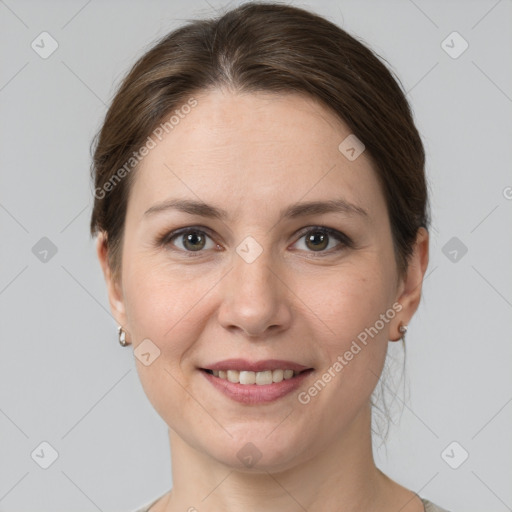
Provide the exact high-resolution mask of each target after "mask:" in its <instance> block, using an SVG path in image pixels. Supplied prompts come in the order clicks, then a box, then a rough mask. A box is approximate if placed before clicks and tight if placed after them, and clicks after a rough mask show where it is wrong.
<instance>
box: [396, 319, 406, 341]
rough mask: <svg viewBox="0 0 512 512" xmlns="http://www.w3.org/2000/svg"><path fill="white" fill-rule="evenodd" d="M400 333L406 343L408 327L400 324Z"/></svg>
mask: <svg viewBox="0 0 512 512" xmlns="http://www.w3.org/2000/svg"><path fill="white" fill-rule="evenodd" d="M398 331H399V332H400V334H401V335H402V337H401V338H402V341H403V342H404V343H405V333H406V332H407V325H404V324H402V323H400V327H399V328H398Z"/></svg>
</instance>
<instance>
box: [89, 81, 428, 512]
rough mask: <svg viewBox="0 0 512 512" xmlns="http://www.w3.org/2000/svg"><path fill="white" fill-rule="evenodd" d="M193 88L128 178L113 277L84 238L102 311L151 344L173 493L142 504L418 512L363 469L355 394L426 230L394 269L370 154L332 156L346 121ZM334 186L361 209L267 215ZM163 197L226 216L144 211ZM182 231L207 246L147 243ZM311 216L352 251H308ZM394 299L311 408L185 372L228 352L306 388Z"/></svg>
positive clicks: (310, 109)
mask: <svg viewBox="0 0 512 512" xmlns="http://www.w3.org/2000/svg"><path fill="white" fill-rule="evenodd" d="M194 97H195V98H196V99H197V100H198V105H197V106H196V107H195V108H194V109H193V110H192V111H191V112H190V113H189V114H188V115H187V116H186V117H185V118H184V119H182V120H181V121H180V123H179V124H178V125H176V126H175V127H174V129H173V130H172V131H171V132H170V133H169V134H167V135H166V136H165V137H164V138H163V140H162V141H161V142H159V143H158V145H157V146H156V147H155V148H154V149H152V150H151V151H150V152H149V154H148V155H147V156H146V157H145V158H144V160H143V161H142V163H141V166H140V168H139V169H138V170H137V171H136V175H135V181H134V184H133V187H132V189H131V191H130V196H129V202H128V209H127V215H126V223H125V236H124V240H123V249H122V266H121V274H120V278H119V280H115V279H114V278H113V277H112V273H111V269H110V267H109V265H108V260H107V249H106V245H105V237H104V235H103V234H101V235H100V236H99V237H98V241H97V252H98V257H99V260H100V263H101V266H102V269H103V272H104V275H105V279H106V283H107V287H108V293H109V300H110V306H111V310H112V313H113V316H114V317H115V319H116V321H117V322H118V323H119V324H120V325H122V326H123V328H124V329H125V331H126V333H127V340H128V342H130V343H131V344H132V345H133V349H134V350H136V349H137V347H138V346H139V344H140V343H141V342H142V341H143V340H144V339H146V338H148V339H150V340H151V341H152V342H153V343H154V344H155V345H156V346H157V347H158V348H159V350H160V356H159V357H158V358H156V359H155V360H154V361H153V362H152V363H151V364H150V365H149V366H145V365H144V364H142V362H141V361H139V359H137V358H136V359H135V360H136V364H137V371H138V373H139V376H140V380H141V383H142V386H143V388H144V390H145V393H146V395H147V397H148V399H149V400H150V402H151V403H152V404H153V406H154V407H155V409H156V411H157V412H158V413H159V414H160V416H161V417H162V419H163V420H164V421H165V422H166V423H167V425H168V426H169V440H170V446H171V457H172V468H173V485H174V487H173V489H172V490H171V491H170V492H169V493H167V494H166V495H165V496H164V497H163V498H162V499H161V500H159V501H158V502H157V503H156V504H155V505H154V506H153V507H152V508H151V511H152V512H162V511H166V512H171V511H172V512H174V511H178V510H179V511H186V510H190V511H193V510H196V509H197V510H198V511H201V512H203V511H219V510H222V511H226V512H231V511H233V512H235V511H236V512H239V511H240V510H244V511H247V512H252V511H260V510H267V511H279V512H283V511H289V512H292V511H293V512H295V511H303V510H319V511H326V512H330V511H337V512H339V511H343V512H351V511H356V510H357V511H361V510H365V511H377V510H379V511H380V512H386V511H393V512H397V511H398V510H401V512H419V511H422V510H423V506H422V504H421V502H420V500H419V498H418V496H417V495H416V494H415V493H413V492H412V491H409V490H407V489H405V488H404V487H402V486H400V485H399V484H398V483H396V482H394V481H393V480H391V479H390V478H388V477H387V476H386V475H384V474H383V473H382V472H381V471H380V470H379V469H378V468H377V467H376V466H375V463H374V459H373V454H372V446H371V435H370V429H371V423H370V421H371V410H370V406H369V401H370V396H371V393H372V391H373V389H374V388H375V385H376V384H377V381H378V376H379V375H380V374H381V371H382V368H383V364H384V360H385V356H386V350H387V346H388V342H389V341H390V340H391V341H392V340H398V339H399V338H400V336H401V333H400V332H399V331H398V328H399V325H400V323H403V324H405V325H407V324H408V323H409V322H410V320H411V318H412V316H413V314H414V313H415V311H416V309H417V307H418V304H419V301H420V296H421V285H422V281H423V277H424V274H425V271H426V268H427V264H428V233H427V231H426V230H424V229H423V228H421V229H420V230H419V231H418V237H417V241H416V244H415V247H414V253H413V255H412V257H411V259H410V263H409V267H408V271H407V273H406V275H405V276H403V277H401V278H399V276H398V273H397V265H396V260H395V257H394V252H393V243H392V237H391V228H390V224H389V218H388V215H387V209H386V203H385V199H384V196H383V194H382V191H381V189H380V187H379V184H378V181H377V175H376V173H375V170H374V169H373V164H372V161H371V159H370V157H369V155H368V154H367V153H366V152H363V153H362V154H361V155H360V156H359V157H358V158H357V159H356V160H354V161H349V160H348V159H347V158H346V157H345V156H344V155H343V154H342V153H341V152H340V151H339V149H338V145H339V144H340V142H341V141H342V140H343V139H344V138H345V137H346V136H348V135H349V134H350V133H351V132H350V129H349V128H348V127H347V126H346V125H345V124H344V123H342V122H341V121H340V120H339V119H338V118H337V117H336V116H335V115H334V114H333V113H331V112H330V110H328V109H327V108H325V107H324V106H322V105H321V104H320V103H318V102H316V101H315V100H314V99H311V98H308V97H305V96H302V95H299V94H295V93H290V94H280V95H277V94H269V93H266V94H264V93H251V94H240V93H234V92H230V91H226V90H219V89H215V90H210V91H203V92H202V93H201V94H198V95H194ZM340 197H343V198H344V199H345V200H346V201H349V202H351V203H353V204H355V205H357V206H359V207H361V208H364V209H365V210H366V211H367V217H366V218H365V216H360V215H355V214H349V213H323V214H314V215H309V216H306V217H301V218H295V219H287V220H282V221H278V216H279V212H280V211H281V209H283V208H284V207H286V206H288V205H290V204H292V203H300V202H305V201H313V200H327V199H337V198H340ZM169 198H187V199H193V200H202V201H203V202H205V203H208V204H212V205H214V206H217V207H219V208H223V209H226V210H227V212H228V214H229V218H228V219H226V220H225V221H222V220H219V219H214V218H205V217H201V216H198V215H190V214H188V213H184V212H179V211H177V210H166V211H161V212H159V213H155V214H150V215H145V214H144V212H146V210H148V209H149V208H150V207H152V206H154V205H156V204H158V203H161V202H162V201H165V200H167V199H169ZM187 226H196V227H198V226H201V227H203V228H208V229H209V231H206V235H207V236H206V238H205V239H204V240H205V242H204V245H201V243H202V242H201V240H200V241H199V242H197V241H195V242H193V244H192V247H204V248H202V249H201V250H200V251H191V250H190V248H189V247H190V246H187V245H186V244H184V242H183V237H182V236H178V237H176V238H174V240H173V241H172V242H171V241H168V242H167V245H166V246H162V245H160V246H159V245H158V243H157V242H156V240H157V239H158V236H159V235H161V234H164V233H170V232H171V231H173V230H176V229H178V228H182V227H187ZM314 226H327V227H330V228H333V229H337V230H339V231H341V232H342V233H344V234H345V235H347V236H348V237H349V238H350V239H351V240H352V241H353V247H348V246H344V245H343V244H342V243H341V242H339V241H338V240H336V239H335V238H333V237H330V238H329V242H328V245H325V246H321V248H320V249H318V248H316V246H315V245H314V244H311V243H309V244H308V243H307V239H306V237H305V236H304V235H305V234H306V233H307V230H304V229H303V228H308V227H312V228H311V229H313V227H314ZM313 233H316V232H315V231H314V229H313ZM309 234H311V233H309ZM203 236H205V235H203ZM247 236H252V237H253V238H254V239H255V240H256V241H257V242H258V243H259V244H260V246H261V248H262V250H263V252H262V253H261V254H260V256H259V257H258V258H257V259H256V260H255V261H253V262H252V263H248V262H246V261H245V260H244V259H243V258H242V257H240V256H239V255H238V253H237V252H236V248H237V246H238V245H239V244H240V243H241V242H242V241H243V240H244V239H245V238H246V237H247ZM173 244H174V245H173ZM194 244H195V245H194ZM336 247H341V249H340V250H339V251H337V252H333V248H336ZM173 249H174V250H173ZM187 249H188V254H190V253H192V257H187ZM322 254H323V256H322ZM395 303H399V304H400V305H401V307H402V308H401V311H400V312H399V313H397V314H396V316H394V318H393V319H391V320H389V321H388V322H386V323H385V325H384V328H382V329H381V330H380V331H379V333H378V335H377V336H374V337H373V339H371V338H370V341H369V343H368V344H367V345H366V346H364V348H363V349H362V350H361V351H360V352H359V353H358V354H357V355H355V356H354V358H353V359H352V360H351V361H350V362H349V364H347V365H346V366H345V367H344V368H343V370H342V371H341V372H339V373H337V374H336V377H334V378H333V379H332V380H331V381H330V382H329V383H328V385H326V386H325V388H324V389H323V390H322V391H321V392H320V393H318V395H317V396H315V397H314V398H312V399H311V401H310V402H309V403H308V404H301V403H300V402H299V401H298V400H297V392H293V393H291V394H289V395H287V396H285V397H284V398H281V399H279V400H277V401H275V402H271V403H266V404H263V405H261V404H260V405H248V404H240V403H238V402H234V401H232V400H231V399H229V398H227V397H226V396H225V395H224V394H222V393H220V392H219V391H218V390H217V389H215V388H214V387H213V386H212V385H211V384H210V383H209V382H208V381H207V380H206V379H205V378H204V376H203V374H202V373H201V372H200V370H199V369H198V368H199V367H208V366H207V364H208V363H212V362H217V361H220V360H223V359H228V358H232V357H243V358H246V359H250V360H262V359H285V360H291V361H295V362H298V363H300V364H304V365H306V366H307V367H312V368H314V369H315V370H314V372H313V373H312V374H311V375H310V376H309V377H308V379H307V380H306V382H305V383H304V385H303V386H302V387H301V390H307V389H308V388H309V387H310V386H311V385H312V384H313V383H314V382H315V381H316V380H317V379H318V378H320V377H321V376H322V374H323V373H324V372H325V371H327V369H328V368H329V367H330V366H332V364H333V362H335V361H336V358H337V357H338V355H340V354H341V355H342V354H344V353H345V351H347V350H348V349H349V348H350V346H351V343H352V341H353V340H355V339H356V337H357V335H358V334H359V333H361V332H362V331H364V329H365V328H367V327H370V326H373V325H374V324H375V322H376V320H378V319H379V315H381V314H383V313H385V312H386V311H387V310H388V309H389V308H391V307H392V305H393V304H395ZM248 442H250V443H253V444H254V445H255V446H256V447H257V449H258V450H259V452H260V453H261V459H260V460H259V461H258V463H257V464H256V465H255V466H253V467H251V468H248V467H246V466H244V464H243V463H242V462H241V461H240V460H239V459H238V457H237V453H238V451H239V450H240V449H241V448H242V447H243V446H244V445H245V444H246V443H248ZM191 507H194V508H191Z"/></svg>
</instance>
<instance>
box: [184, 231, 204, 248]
mask: <svg viewBox="0 0 512 512" xmlns="http://www.w3.org/2000/svg"><path fill="white" fill-rule="evenodd" d="M202 238H203V237H202V236H201V235H198V234H197V233H190V234H188V235H185V237H184V239H185V241H184V245H185V247H187V248H188V249H190V250H192V251H198V250H199V249H201V248H202V247H203V246H204V240H202ZM201 242H203V243H202V245H200V246H199V247H197V246H195V244H201Z"/></svg>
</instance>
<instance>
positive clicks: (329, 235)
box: [296, 226, 352, 254]
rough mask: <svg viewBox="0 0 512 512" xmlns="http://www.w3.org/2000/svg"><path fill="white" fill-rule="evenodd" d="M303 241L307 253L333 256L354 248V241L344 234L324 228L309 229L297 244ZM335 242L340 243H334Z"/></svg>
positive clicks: (303, 233)
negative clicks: (332, 254)
mask: <svg viewBox="0 0 512 512" xmlns="http://www.w3.org/2000/svg"><path fill="white" fill-rule="evenodd" d="M302 239H304V243H303V246H304V247H305V248H306V249H305V250H306V251H307V252H318V253H328V254H331V253H333V252H338V251H341V250H342V249H344V248H345V247H352V241H351V240H350V238H348V237H347V236H346V235H345V234H344V233H342V232H341V231H338V230H336V229H331V228H326V227H323V226H314V227H309V228H308V229H307V231H303V232H302V236H301V238H300V239H299V240H298V241H297V242H296V244H298V243H299V242H300V240H302ZM334 240H336V241H337V242H338V243H337V244H336V243H334ZM326 249H328V250H326Z"/></svg>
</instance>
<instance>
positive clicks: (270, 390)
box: [198, 363, 314, 405]
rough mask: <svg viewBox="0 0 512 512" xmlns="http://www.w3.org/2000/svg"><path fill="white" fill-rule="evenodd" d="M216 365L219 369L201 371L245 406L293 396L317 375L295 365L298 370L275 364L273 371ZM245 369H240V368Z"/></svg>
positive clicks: (215, 384) (228, 395) (232, 398)
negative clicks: (309, 379) (310, 377)
mask: <svg viewBox="0 0 512 512" xmlns="http://www.w3.org/2000/svg"><path fill="white" fill-rule="evenodd" d="M215 366H217V368H198V370H200V373H201V374H202V375H204V377H205V379H206V381H208V382H209V383H210V384H211V385H212V386H213V388H214V389H216V390H217V391H218V392H220V393H221V394H222V395H223V396H225V397H227V398H229V399H230V400H232V401H235V402H238V403H241V404H244V405H258V404H265V403H270V402H274V401H276V400H278V399H280V398H283V397H285V396H287V395H291V394H292V392H294V391H296V390H298V389H299V387H301V386H302V385H303V384H304V382H305V381H306V379H308V378H309V375H311V374H312V373H313V372H314V368H306V367H301V366H300V365H294V366H295V368H296V369H292V368H287V367H286V365H284V367H276V364H275V363H274V364H270V365H269V366H274V368H272V369H270V368H268V369H264V368H265V367H264V366H263V365H262V364H260V365H259V366H260V367H261V369H260V370H259V371H253V370H243V369H233V368H226V369H221V368H225V366H219V365H215ZM231 366H233V364H231ZM254 366H255V365H253V368H254ZM243 367H244V366H239V368H243ZM245 367H246V366H245ZM301 368H302V369H301Z"/></svg>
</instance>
